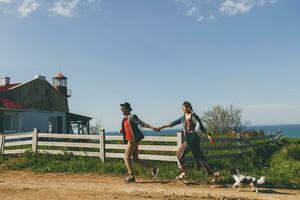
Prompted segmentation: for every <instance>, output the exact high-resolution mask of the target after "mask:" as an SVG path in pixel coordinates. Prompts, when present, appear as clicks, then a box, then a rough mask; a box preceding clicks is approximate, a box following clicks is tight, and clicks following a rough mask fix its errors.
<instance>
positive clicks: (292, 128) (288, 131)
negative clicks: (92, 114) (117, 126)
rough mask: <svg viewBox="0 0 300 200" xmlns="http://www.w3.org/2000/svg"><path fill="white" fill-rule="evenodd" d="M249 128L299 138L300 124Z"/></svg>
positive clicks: (167, 131) (171, 132)
mask: <svg viewBox="0 0 300 200" xmlns="http://www.w3.org/2000/svg"><path fill="white" fill-rule="evenodd" d="M247 128H248V129H249V130H250V129H251V130H253V129H255V130H264V131H265V132H276V131H278V130H281V131H282V134H283V136H285V137H293V138H300V124H292V125H264V126H248V127H247ZM177 131H180V129H164V130H162V131H160V132H159V133H157V132H155V131H152V130H147V129H144V130H143V133H144V135H146V136H155V135H157V136H158V135H160V136H161V135H176V132H177ZM107 134H108V135H118V134H119V133H117V132H108V133H107Z"/></svg>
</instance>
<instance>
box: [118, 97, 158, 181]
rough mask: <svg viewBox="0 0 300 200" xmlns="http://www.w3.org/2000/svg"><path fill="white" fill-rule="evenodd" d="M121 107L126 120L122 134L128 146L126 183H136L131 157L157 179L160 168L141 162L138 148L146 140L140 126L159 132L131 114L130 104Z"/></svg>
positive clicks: (123, 121) (125, 157) (125, 160)
mask: <svg viewBox="0 0 300 200" xmlns="http://www.w3.org/2000/svg"><path fill="white" fill-rule="evenodd" d="M120 105H121V111H122V113H123V115H124V118H123V120H122V128H121V131H120V132H121V133H123V136H124V143H125V144H127V145H126V151H125V156H124V162H125V165H126V168H127V171H128V176H127V177H126V178H125V182H126V183H134V182H135V177H134V173H133V169H132V162H131V157H132V158H133V161H134V162H136V163H138V164H140V165H142V166H144V167H146V168H148V169H149V170H151V175H152V176H153V177H154V178H156V176H157V174H158V168H156V167H153V166H150V165H149V164H147V163H146V162H144V161H143V160H140V159H139V157H138V147H139V143H140V142H141V140H142V139H143V138H144V135H143V133H142V132H141V130H140V129H139V126H141V127H144V128H149V129H152V130H154V131H157V130H158V129H157V128H155V127H153V126H150V125H148V124H146V123H144V122H143V121H141V120H140V119H139V118H138V117H137V116H136V115H134V114H131V111H132V109H131V106H130V104H129V103H127V102H126V103H124V104H120Z"/></svg>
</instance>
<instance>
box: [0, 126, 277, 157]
mask: <svg viewBox="0 0 300 200" xmlns="http://www.w3.org/2000/svg"><path fill="white" fill-rule="evenodd" d="M281 136H282V134H281V131H278V132H275V133H272V134H268V135H264V136H257V137H250V138H245V137H242V135H240V134H237V137H236V138H215V140H216V143H217V144H218V145H208V144H209V142H208V139H207V138H206V137H201V143H202V144H201V148H202V150H203V151H204V152H205V154H206V156H207V157H208V158H209V159H222V158H228V157H234V156H239V155H241V154H242V153H245V152H247V149H249V148H253V147H257V146H261V145H266V144H270V143H272V142H275V141H277V140H278V139H279V138H280V137H281ZM122 140H123V137H122V136H112V135H105V131H104V130H101V131H100V133H99V135H75V134H49V133H39V132H38V130H37V129H34V131H33V132H27V133H17V134H0V154H3V155H9V154H22V153H24V152H26V151H27V150H32V151H33V152H34V153H49V154H63V153H71V154H73V155H76V156H88V157H98V158H100V159H101V160H102V161H105V159H106V158H123V157H124V151H125V148H126V145H125V144H123V143H121V141H122ZM183 141H184V137H183V133H182V132H177V135H176V136H146V137H145V138H144V140H143V142H142V144H141V145H139V150H140V151H142V153H141V154H140V158H141V159H145V160H158V161H170V162H177V157H176V156H175V152H176V151H177V149H178V148H179V147H180V146H181V145H182V143H183ZM252 142H255V143H252ZM116 143H118V144H116ZM155 143H159V144H155ZM220 144H221V145H220ZM120 151H122V152H120ZM144 151H148V153H144ZM210 151H213V152H214V153H208V152H210ZM158 152H160V153H158ZM216 152H217V153H216ZM170 154H172V155H170ZM188 159H192V158H188Z"/></svg>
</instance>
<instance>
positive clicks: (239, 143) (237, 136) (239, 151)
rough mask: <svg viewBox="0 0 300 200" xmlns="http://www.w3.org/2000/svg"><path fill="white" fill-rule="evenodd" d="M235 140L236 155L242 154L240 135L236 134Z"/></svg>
mask: <svg viewBox="0 0 300 200" xmlns="http://www.w3.org/2000/svg"><path fill="white" fill-rule="evenodd" d="M236 140H237V145H238V153H243V148H242V139H241V133H236Z"/></svg>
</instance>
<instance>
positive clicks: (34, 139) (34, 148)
mask: <svg viewBox="0 0 300 200" xmlns="http://www.w3.org/2000/svg"><path fill="white" fill-rule="evenodd" d="M38 134H39V130H38V129H37V128H35V129H33V132H32V152H33V153H37V151H38Z"/></svg>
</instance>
